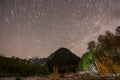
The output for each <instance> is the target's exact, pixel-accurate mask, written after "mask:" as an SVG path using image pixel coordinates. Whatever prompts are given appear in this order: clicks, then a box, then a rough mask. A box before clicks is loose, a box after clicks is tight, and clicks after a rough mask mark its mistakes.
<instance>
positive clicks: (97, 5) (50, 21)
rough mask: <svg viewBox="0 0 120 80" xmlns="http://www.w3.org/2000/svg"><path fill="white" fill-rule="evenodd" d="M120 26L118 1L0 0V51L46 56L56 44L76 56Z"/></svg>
mask: <svg viewBox="0 0 120 80" xmlns="http://www.w3.org/2000/svg"><path fill="white" fill-rule="evenodd" d="M119 25H120V0H0V54H3V55H5V56H9V57H11V56H17V57H21V58H31V57H34V56H37V57H47V56H49V55H50V54H51V53H52V52H54V51H55V50H57V49H58V48H60V47H66V48H68V49H70V50H71V51H72V52H73V53H75V54H76V55H78V56H82V54H84V53H85V52H86V51H87V43H88V42H89V41H92V40H97V37H98V36H99V34H103V33H104V32H105V31H106V30H109V31H111V32H114V30H115V29H116V27H117V26H119Z"/></svg>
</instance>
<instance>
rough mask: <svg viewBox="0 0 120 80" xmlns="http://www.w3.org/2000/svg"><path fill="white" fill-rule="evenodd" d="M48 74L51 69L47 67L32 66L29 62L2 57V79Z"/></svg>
mask: <svg viewBox="0 0 120 80" xmlns="http://www.w3.org/2000/svg"><path fill="white" fill-rule="evenodd" d="M48 73H49V69H48V67H47V66H41V65H40V64H31V63H29V62H28V61H27V60H23V59H20V58H15V57H11V58H7V57H4V56H0V77H8V76H34V75H45V74H48Z"/></svg>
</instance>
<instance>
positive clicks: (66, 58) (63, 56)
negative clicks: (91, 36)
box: [46, 48, 80, 73]
mask: <svg viewBox="0 0 120 80" xmlns="http://www.w3.org/2000/svg"><path fill="white" fill-rule="evenodd" d="M79 61H80V57H78V56H76V55H75V54H74V53H72V52H71V51H70V50H69V49H67V48H60V49H58V50H57V51H55V52H54V53H52V54H51V55H50V56H49V57H48V58H47V61H46V65H47V66H48V67H49V69H50V72H53V67H54V66H57V68H58V71H59V72H61V73H63V72H66V71H67V72H74V71H75V70H76V68H77V67H78V63H79Z"/></svg>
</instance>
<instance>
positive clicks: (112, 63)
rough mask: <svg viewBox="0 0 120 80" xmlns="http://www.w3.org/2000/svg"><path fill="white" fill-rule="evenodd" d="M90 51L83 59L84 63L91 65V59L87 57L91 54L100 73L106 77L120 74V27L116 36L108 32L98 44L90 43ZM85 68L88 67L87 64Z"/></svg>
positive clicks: (100, 36)
mask: <svg viewBox="0 0 120 80" xmlns="http://www.w3.org/2000/svg"><path fill="white" fill-rule="evenodd" d="M88 49H89V51H88V52H87V53H86V54H84V55H83V57H82V60H83V62H82V63H86V65H89V64H87V62H88V63H90V61H87V60H88V59H89V57H88V56H86V55H90V54H91V55H92V59H91V60H92V62H93V63H95V64H96V66H97V68H98V72H99V73H101V74H104V75H106V74H107V73H114V74H118V73H120V26H119V27H118V28H117V29H116V32H115V34H113V33H111V32H109V31H106V34H105V35H99V37H98V42H97V43H95V42H94V41H91V42H89V43H88ZM85 58H87V60H86V59H85ZM82 60H81V61H82ZM89 60H90V59H89ZM82 63H81V64H82ZM90 64H91V63H90ZM84 67H86V66H85V64H84ZM84 67H82V68H83V70H85V69H84ZM86 68H88V67H86Z"/></svg>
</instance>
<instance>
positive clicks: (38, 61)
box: [28, 57, 46, 64]
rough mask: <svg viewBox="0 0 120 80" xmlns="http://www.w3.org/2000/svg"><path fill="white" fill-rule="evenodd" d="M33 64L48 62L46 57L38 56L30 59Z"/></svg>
mask: <svg viewBox="0 0 120 80" xmlns="http://www.w3.org/2000/svg"><path fill="white" fill-rule="evenodd" d="M28 61H29V62H30V63H32V64H44V63H45V62H46V58H37V57H33V58H30V59H29V60H28Z"/></svg>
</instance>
